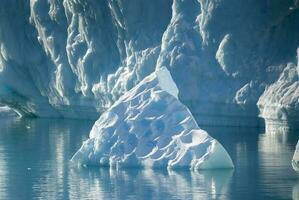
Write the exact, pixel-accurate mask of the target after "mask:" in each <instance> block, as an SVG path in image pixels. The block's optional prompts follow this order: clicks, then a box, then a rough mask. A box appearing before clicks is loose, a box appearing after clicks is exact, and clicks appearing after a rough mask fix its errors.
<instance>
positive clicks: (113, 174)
mask: <svg viewBox="0 0 299 200" xmlns="http://www.w3.org/2000/svg"><path fill="white" fill-rule="evenodd" d="M92 124H93V122H91V121H82V120H78V121H76V120H53V119H52V120H48V119H31V120H29V119H26V120H4V119H3V118H1V119H0V199H185V200H186V199H242V200H244V199H291V198H295V199H296V198H297V199H298V198H299V175H298V174H296V173H295V172H294V171H293V170H292V167H291V164H290V161H291V158H292V155H293V151H294V148H295V145H296V142H297V140H298V138H299V137H298V136H299V134H298V133H295V132H290V133H286V132H285V131H283V130H280V131H274V132H271V133H264V132H265V131H263V130H259V129H256V128H232V127H204V128H205V129H206V130H208V131H209V132H210V134H211V135H212V136H214V137H215V138H217V139H218V140H219V141H220V142H221V143H222V144H223V145H224V147H225V148H226V149H227V151H228V152H229V153H230V155H231V157H232V159H233V162H234V164H235V167H236V168H235V169H234V170H220V171H205V172H198V173H196V172H189V171H177V172H173V171H167V170H165V171H154V170H138V169H131V170H119V171H115V170H109V169H96V168H94V169H77V168H74V167H71V166H70V163H69V159H70V158H71V156H72V154H73V153H74V152H75V151H76V150H77V149H78V148H79V147H80V146H81V143H82V141H83V140H84V139H86V138H87V136H88V133H89V130H90V128H91V126H92Z"/></svg>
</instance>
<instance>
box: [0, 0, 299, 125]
mask: <svg viewBox="0 0 299 200" xmlns="http://www.w3.org/2000/svg"><path fill="white" fill-rule="evenodd" d="M298 6H299V5H298V1H294V0H275V1H261V0H248V1H240V0H200V1H199V0H188V1H187V0H131V1H125V0H106V1H97V0H89V1H86V0H63V1H62V0H61V1H59V0H48V1H46V0H31V1H29V0H2V1H1V7H0V15H1V18H0V103H2V104H5V105H9V106H10V107H12V108H14V109H15V110H18V112H19V113H21V114H22V115H34V116H40V117H72V118H93V119H96V118H98V116H99V115H100V114H101V113H102V112H104V111H105V110H107V109H108V108H109V107H110V106H111V105H112V104H113V103H114V102H115V101H117V100H118V98H119V97H120V96H121V95H122V94H124V93H125V92H126V91H129V90H130V89H131V88H133V87H134V86H135V85H136V84H138V83H139V82H140V81H141V80H143V78H144V77H146V76H147V75H149V74H150V73H152V72H153V71H155V69H159V68H161V67H163V66H166V67H167V68H168V69H169V70H170V72H171V73H172V75H173V78H174V80H175V81H176V83H177V86H178V88H179V90H180V100H181V101H182V102H183V103H184V104H185V105H187V106H188V107H189V108H190V110H191V111H192V113H193V114H194V115H193V116H195V117H196V118H197V119H199V121H200V122H203V121H204V120H206V119H207V116H209V117H210V116H223V118H222V119H221V120H219V121H218V123H227V119H230V118H233V117H235V118H236V119H249V118H248V117H250V119H251V118H252V119H256V117H257V116H258V115H259V109H258V107H257V102H258V100H259V99H260V96H261V95H262V94H263V93H264V91H265V89H266V88H267V90H266V92H265V93H264V95H263V99H272V100H271V102H272V103H271V106H268V105H265V106H261V107H260V108H261V112H262V114H261V116H265V113H266V112H265V111H266V110H269V109H268V108H270V107H271V110H281V109H280V108H281V106H280V104H278V103H277V102H280V103H281V105H283V106H282V107H287V106H288V105H289V103H288V102H289V100H287V99H288V98H292V99H294V98H296V96H297V97H298V94H297V93H295V94H294V93H288V92H287V93H285V94H284V95H275V94H273V97H270V94H272V93H271V90H270V89H269V88H270V87H272V88H273V89H274V86H273V84H275V85H277V86H278V85H280V84H281V83H278V82H280V81H286V82H285V83H283V84H285V85H287V84H289V80H288V79H280V80H279V81H278V78H279V77H280V76H281V74H282V73H283V71H284V73H285V72H287V71H288V70H284V69H285V68H286V66H288V65H287V63H289V62H295V56H296V49H297V48H298V46H299V37H298V35H299V9H298V8H299V7H298ZM291 71H292V70H291ZM276 82H277V83H276ZM270 85H271V86H270ZM269 86H270V87H269ZM190 88H192V92H190ZM290 91H291V90H290ZM280 93H281V94H283V91H280ZM287 95H291V96H292V97H287ZM266 96H267V98H264V97H266ZM280 98H282V99H280ZM273 99H276V100H275V101H274V100H273ZM260 102H261V104H260V105H262V104H266V102H265V101H264V102H262V100H261V101H260ZM284 104H285V105H284ZM276 106H278V107H277V108H276ZM264 108H266V109H264ZM292 108H293V107H292ZM289 111H290V112H292V113H294V112H295V111H292V110H291V109H288V112H286V113H287V114H288V113H289ZM291 115H293V114H291ZM201 116H202V117H201ZM288 118H293V117H288ZM223 119H226V120H223ZM206 121H208V120H206ZM212 122H214V121H212ZM215 123H217V122H215ZM230 125H238V124H236V123H233V124H230Z"/></svg>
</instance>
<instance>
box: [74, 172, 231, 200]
mask: <svg viewBox="0 0 299 200" xmlns="http://www.w3.org/2000/svg"><path fill="white" fill-rule="evenodd" d="M70 173H71V175H70V176H69V183H70V191H69V195H70V196H69V198H70V199H72V198H73V197H76V198H79V199H81V198H94V197H96V198H100V199H145V198H146V199H163V198H164V197H166V196H168V197H170V196H172V197H173V198H174V199H217V198H222V199H226V196H225V195H227V194H228V189H229V187H230V180H231V177H232V174H233V170H213V171H202V172H190V171H167V170H152V169H147V170H136V169H126V170H113V169H109V168H100V169H98V168H91V169H88V170H87V169H83V170H77V169H76V168H74V169H72V171H71V172H70ZM78 176H80V178H78ZM78 181H80V183H79V184H78Z"/></svg>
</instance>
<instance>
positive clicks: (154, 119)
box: [72, 67, 234, 170]
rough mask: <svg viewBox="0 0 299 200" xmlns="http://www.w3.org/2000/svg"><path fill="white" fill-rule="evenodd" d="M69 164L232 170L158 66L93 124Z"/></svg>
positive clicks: (225, 156) (225, 155) (229, 160)
mask: <svg viewBox="0 0 299 200" xmlns="http://www.w3.org/2000/svg"><path fill="white" fill-rule="evenodd" d="M89 137H90V138H89V139H88V140H87V141H85V142H84V143H83V145H82V147H81V148H80V149H79V150H78V151H77V152H76V153H75V155H74V156H73V158H72V162H75V163H78V164H80V165H99V166H110V167H117V168H119V167H153V168H160V167H168V168H171V169H176V168H186V167H187V168H190V169H195V170H198V169H213V168H233V166H234V165H233V163H232V160H231V158H230V156H229V155H228V153H227V152H226V150H225V149H224V147H223V146H222V145H221V144H220V143H219V142H218V141H217V140H215V139H214V138H212V137H211V136H209V134H208V133H207V132H205V131H204V130H202V129H200V128H199V127H198V125H197V123H196V121H195V120H194V118H193V116H192V114H191V113H190V111H189V109H188V108H187V107H186V106H185V105H183V104H182V103H181V102H180V101H179V99H178V89H177V86H176V84H175V83H174V81H173V80H172V77H171V75H170V72H169V71H168V70H167V69H166V68H165V67H162V68H160V69H159V70H157V71H156V72H153V73H152V74H150V75H149V76H147V77H146V78H145V79H144V80H142V81H141V82H140V83H139V84H138V85H136V86H135V87H134V88H133V89H131V90H130V91H128V92H126V93H125V94H124V95H123V96H122V97H120V99H119V100H118V101H117V102H115V103H114V104H113V105H112V106H111V108H109V109H108V110H107V111H106V112H105V113H103V114H102V116H101V117H100V118H99V119H98V120H97V121H96V122H95V124H94V126H93V128H92V130H91V132H90V135H89Z"/></svg>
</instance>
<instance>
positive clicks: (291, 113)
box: [258, 49, 299, 128]
mask: <svg viewBox="0 0 299 200" xmlns="http://www.w3.org/2000/svg"><path fill="white" fill-rule="evenodd" d="M298 55H299V49H298ZM258 106H259V108H260V110H261V116H262V117H263V118H264V119H265V120H266V125H267V123H271V122H272V121H276V120H279V121H280V122H282V123H285V124H287V125H289V126H290V127H291V128H298V124H299V66H296V65H295V64H293V63H289V64H288V65H287V66H286V67H285V68H284V70H283V72H282V73H281V75H280V76H279V78H278V80H277V81H275V82H274V83H273V84H271V85H270V86H269V87H267V88H266V90H265V92H264V93H263V95H262V96H261V97H260V99H259V101H258Z"/></svg>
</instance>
